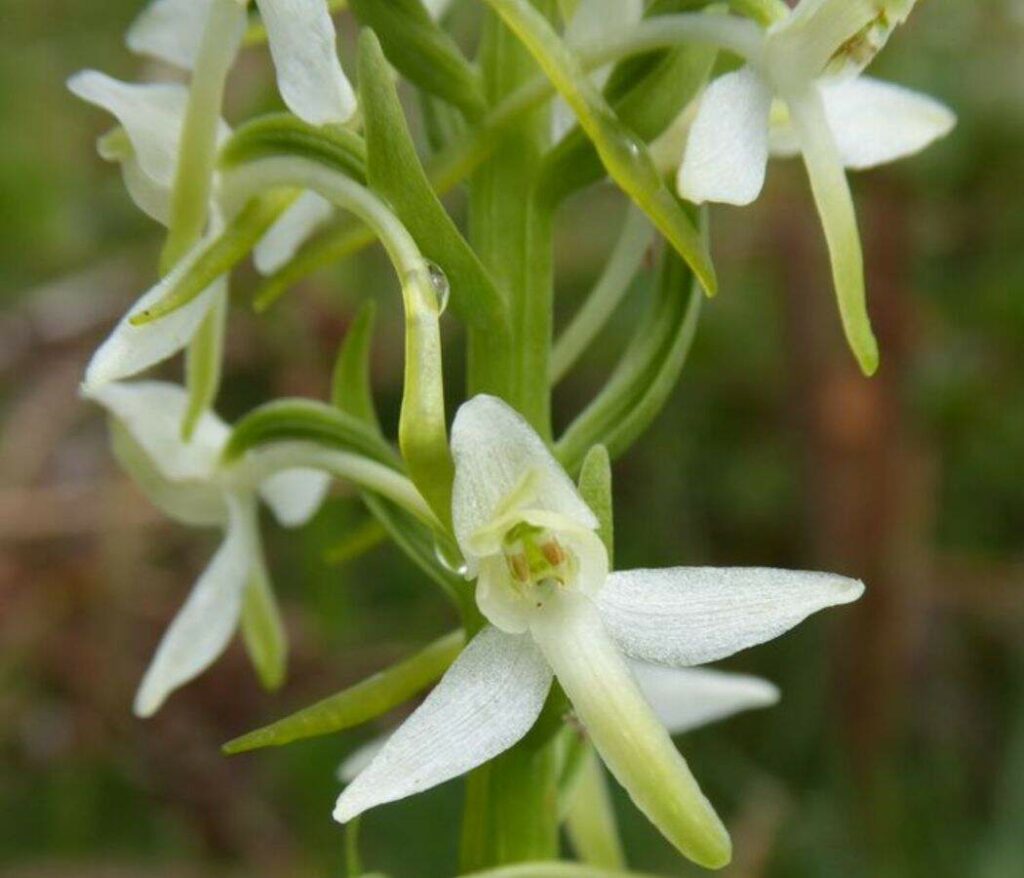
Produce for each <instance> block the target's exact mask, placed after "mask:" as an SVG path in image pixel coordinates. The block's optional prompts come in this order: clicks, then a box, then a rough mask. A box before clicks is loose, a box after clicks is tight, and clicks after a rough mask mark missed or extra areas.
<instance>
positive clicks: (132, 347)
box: [83, 240, 227, 394]
mask: <svg viewBox="0 0 1024 878" xmlns="http://www.w3.org/2000/svg"><path fill="white" fill-rule="evenodd" d="M207 243H208V241H206V240H203V241H200V242H199V243H198V244H196V246H195V247H193V248H192V250H190V251H189V252H188V254H186V256H185V257H184V258H183V259H182V260H181V261H180V262H178V264H177V265H176V266H175V267H174V269H173V270H172V271H171V272H170V273H169V274H168V275H166V276H165V277H164V278H163V279H162V280H161V281H160V282H159V283H158V284H156V286H154V287H152V288H150V289H149V290H148V291H147V292H146V293H144V294H143V295H142V297H141V298H139V300H138V301H137V302H135V303H134V304H133V305H132V306H131V308H129V309H128V313H127V314H125V316H124V317H122V318H121V321H120V322H119V323H118V324H117V326H115V327H114V330H113V332H111V333H110V335H109V336H107V339H106V341H104V342H103V344H102V345H100V347H99V350H97V351H96V353H95V354H93V357H92V359H91V360H90V361H89V366H88V368H87V369H86V371H85V382H84V387H83V389H84V391H85V392H86V393H87V394H93V393H95V391H96V389H97V388H99V387H101V386H103V385H104V384H107V383H109V382H111V381H120V380H121V379H123V378H129V377H131V376H132V375H137V374H138V373H139V372H142V371H144V370H145V369H148V368H149V367H150V366H155V365H156V364H157V363H160V362H162V361H164V360H166V359H168V358H169V357H172V356H174V354H176V353H178V352H179V351H180V350H182V349H183V348H184V347H185V346H186V345H187V344H188V343H189V341H190V340H191V339H192V336H193V335H195V333H196V330H197V329H198V328H199V324H200V323H202V322H203V319H204V318H205V317H206V315H207V312H208V311H209V310H210V308H211V307H213V305H214V304H216V302H217V300H218V299H221V298H224V297H226V296H227V278H226V277H222V278H220V279H218V280H216V281H214V282H213V283H212V284H210V286H209V287H207V288H206V289H205V290H203V292H202V293H200V294H199V295H198V296H196V297H195V298H194V299H193V300H192V301H191V302H189V303H188V304H187V305H185V306H183V307H181V308H179V309H178V310H177V311H173V312H171V313H170V314H167V315H166V316H164V317H161V318H160V319H158V320H152V321H150V322H149V323H143V324H142V325H140V326H135V325H133V324H132V322H131V318H132V317H134V316H135V315H136V314H138V313H140V312H142V311H144V310H145V309H146V308H149V307H150V306H151V305H154V304H156V303H157V302H158V301H159V300H160V299H162V298H163V297H164V296H165V295H166V294H167V292H168V291H169V290H170V289H172V288H173V287H174V286H175V284H177V283H178V281H180V280H181V278H182V277H184V275H185V274H186V273H187V272H188V271H189V270H190V269H191V268H192V266H193V264H194V263H195V262H196V260H197V259H198V258H199V256H200V255H201V254H202V253H203V250H204V249H205V247H206V245H207Z"/></svg>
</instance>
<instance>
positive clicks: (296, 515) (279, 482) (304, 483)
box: [260, 469, 331, 527]
mask: <svg viewBox="0 0 1024 878" xmlns="http://www.w3.org/2000/svg"><path fill="white" fill-rule="evenodd" d="M330 485H331V477H330V475H329V474H328V473H325V472H322V471H321V470H315V469H288V470H283V471H281V472H279V473H274V474H273V475H272V476H269V477H268V478H266V479H264V480H263V483H262V484H261V485H260V497H261V498H262V499H263V502H265V503H266V504H267V506H269V507H270V511H271V512H273V513H274V518H276V519H277V521H278V523H279V524H280V525H281V526H282V527H301V526H302V525H304V524H305V523H306V522H308V521H309V520H310V519H311V518H312V517H313V516H314V515H315V514H316V511H317V510H318V509H319V508H320V505H321V504H322V503H323V502H324V497H326V496H327V490H328V488H330Z"/></svg>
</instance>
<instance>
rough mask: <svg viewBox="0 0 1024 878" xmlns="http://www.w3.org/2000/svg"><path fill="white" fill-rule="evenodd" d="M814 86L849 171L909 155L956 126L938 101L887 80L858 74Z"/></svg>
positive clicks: (947, 110)
mask: <svg viewBox="0 0 1024 878" xmlns="http://www.w3.org/2000/svg"><path fill="white" fill-rule="evenodd" d="M819 87H820V89H821V97H822V100H823V101H824V103H825V113H826V115H827V117H828V124H829V127H830V128H831V129H832V134H833V136H834V137H835V139H836V146H837V147H838V148H839V155H840V157H841V158H842V160H843V164H844V165H845V166H846V167H847V168H850V169H852V170H865V169H867V168H873V167H876V166H877V165H884V164H886V163H888V162H893V161H896V160H897V159H901V158H906V157H907V156H911V155H915V154H916V153H919V152H921V150H923V149H925V148H927V147H928V146H930V145H931V144H932V143H934V142H935V141H936V140H939V139H940V138H942V137H945V136H946V135H947V134H949V132H950V131H952V130H953V128H954V126H955V125H956V114H955V113H954V112H953V111H952V110H951V109H950V108H949V107H947V106H946V105H945V104H943V103H942V102H941V101H937V100H935V98H932V97H929V96H928V95H924V94H920V93H919V92H915V91H911V90H910V89H908V88H903V87H902V86H899V85H895V84H893V83H891V82H883V81H882V80H880V79H872V78H871V77H869V76H860V77H857V78H855V79H828V80H825V81H823V82H821V83H820V86H819Z"/></svg>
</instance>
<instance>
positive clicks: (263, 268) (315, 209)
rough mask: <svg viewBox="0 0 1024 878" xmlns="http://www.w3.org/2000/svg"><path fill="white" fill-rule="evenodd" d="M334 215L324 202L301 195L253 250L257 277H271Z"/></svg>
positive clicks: (327, 203) (307, 193)
mask: <svg viewBox="0 0 1024 878" xmlns="http://www.w3.org/2000/svg"><path fill="white" fill-rule="evenodd" d="M333 214H334V208H333V207H332V206H331V203H330V202H329V201H327V199H325V198H322V197H321V196H319V195H317V194H316V193H315V192H303V193H302V194H301V195H300V196H299V197H298V198H297V199H296V200H295V203H294V204H292V205H290V206H289V207H288V209H287V210H286V211H285V212H284V213H283V214H281V216H279V217H278V218H277V220H276V222H275V223H274V224H273V225H272V226H271V227H270V228H269V229H268V230H267V232H266V234H264V235H263V237H262V238H261V239H260V241H259V243H258V244H257V245H256V246H255V247H254V248H253V251H252V257H253V264H254V265H255V266H256V270H257V271H258V272H260V274H273V273H274V272H275V271H277V270H278V269H279V268H280V267H281V266H282V265H284V264H285V263H286V262H288V260H290V259H291V258H292V257H293V256H294V255H295V253H296V252H297V251H298V249H299V247H301V246H302V245H303V244H304V243H305V242H306V241H307V240H309V238H310V237H312V235H313V233H314V232H316V230H317V229H319V228H320V227H321V226H322V225H323V224H324V223H325V222H327V220H329V219H330V218H331V216H332V215H333Z"/></svg>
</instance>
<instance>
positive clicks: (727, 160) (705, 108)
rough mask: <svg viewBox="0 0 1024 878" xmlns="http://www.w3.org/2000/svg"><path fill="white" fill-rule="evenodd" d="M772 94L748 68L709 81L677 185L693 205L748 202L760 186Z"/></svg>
mask: <svg viewBox="0 0 1024 878" xmlns="http://www.w3.org/2000/svg"><path fill="white" fill-rule="evenodd" d="M771 104H772V95H771V92H770V91H769V90H768V86H767V85H765V83H764V81H763V80H762V79H761V77H760V76H759V75H758V74H757V73H755V72H754V70H753V69H752V68H750V67H744V68H742V69H741V70H736V71H733V72H732V73H727V74H725V76H720V77H719V78H718V79H716V80H715V81H714V82H712V83H711V84H710V85H709V86H708V87H707V90H706V91H705V92H704V96H703V97H702V98H701V102H700V107H699V108H698V110H697V118H696V119H694V121H693V127H692V128H691V130H690V136H689V139H688V140H687V142H686V151H685V153H684V155H683V163H682V165H680V167H679V175H678V177H677V180H676V185H677V188H678V190H679V194H680V195H681V196H682V197H683V198H685V199H687V200H688V201H692V202H694V203H695V204H703V203H704V202H705V201H716V202H723V203H726V204H750V203H751V202H752V201H754V199H756V198H757V196H758V195H760V194H761V189H762V188H763V186H764V177H765V170H766V167H767V164H768V115H769V112H770V111H771Z"/></svg>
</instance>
